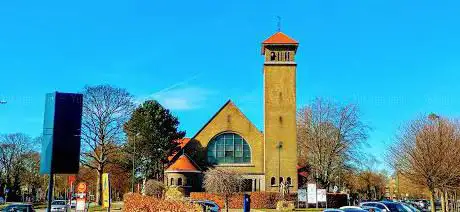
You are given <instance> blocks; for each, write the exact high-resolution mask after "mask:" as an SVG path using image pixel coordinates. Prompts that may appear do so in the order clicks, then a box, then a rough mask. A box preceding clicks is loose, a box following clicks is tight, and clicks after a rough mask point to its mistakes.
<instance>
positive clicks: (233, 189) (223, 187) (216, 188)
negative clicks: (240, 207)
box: [203, 168, 243, 212]
mask: <svg viewBox="0 0 460 212" xmlns="http://www.w3.org/2000/svg"><path fill="white" fill-rule="evenodd" d="M203 184H204V188H205V189H206V191H207V192H213V193H219V194H222V195H223V196H224V199H225V209H226V211H227V212H228V206H229V205H228V202H229V199H230V197H231V196H232V195H233V194H235V193H237V192H240V191H241V190H242V188H243V178H242V176H241V175H240V174H238V173H237V172H234V171H229V170H224V169H218V168H216V169H209V170H208V171H206V173H205V175H204V181H203Z"/></svg>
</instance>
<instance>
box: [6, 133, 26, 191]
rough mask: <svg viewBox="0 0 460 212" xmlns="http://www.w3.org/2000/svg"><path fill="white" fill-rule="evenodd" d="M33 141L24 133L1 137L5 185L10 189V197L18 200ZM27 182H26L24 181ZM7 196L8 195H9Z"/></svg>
mask: <svg viewBox="0 0 460 212" xmlns="http://www.w3.org/2000/svg"><path fill="white" fill-rule="evenodd" d="M32 147H33V145H32V139H31V138H30V137H29V136H27V135H25V134H23V133H13V134H7V135H2V136H1V137H0V167H1V173H2V178H3V179H4V181H3V182H4V185H3V186H6V187H8V188H9V190H10V192H8V193H9V194H11V195H10V197H12V198H13V199H17V198H18V196H16V195H17V194H19V192H18V191H19V190H20V186H21V184H23V182H21V181H24V178H23V176H24V175H25V174H26V172H25V168H28V167H25V166H26V165H27V161H28V159H29V158H30V157H31V155H32ZM24 182H25V181H24ZM9 194H7V195H9Z"/></svg>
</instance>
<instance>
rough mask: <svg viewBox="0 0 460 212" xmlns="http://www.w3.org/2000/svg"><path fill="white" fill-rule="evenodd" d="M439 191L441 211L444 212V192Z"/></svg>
mask: <svg viewBox="0 0 460 212" xmlns="http://www.w3.org/2000/svg"><path fill="white" fill-rule="evenodd" d="M439 191H440V192H439V194H440V195H441V211H442V212H446V195H444V193H445V191H444V190H443V189H441V190H439Z"/></svg>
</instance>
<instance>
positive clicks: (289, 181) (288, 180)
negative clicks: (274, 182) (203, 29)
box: [286, 177, 291, 185]
mask: <svg viewBox="0 0 460 212" xmlns="http://www.w3.org/2000/svg"><path fill="white" fill-rule="evenodd" d="M286 181H287V183H288V185H291V177H288V178H287V179H286Z"/></svg>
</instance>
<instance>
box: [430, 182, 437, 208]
mask: <svg viewBox="0 0 460 212" xmlns="http://www.w3.org/2000/svg"><path fill="white" fill-rule="evenodd" d="M434 192H435V191H434V188H432V189H430V201H431V202H430V207H431V208H430V209H431V212H436V206H435V204H434V200H435V198H434Z"/></svg>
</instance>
